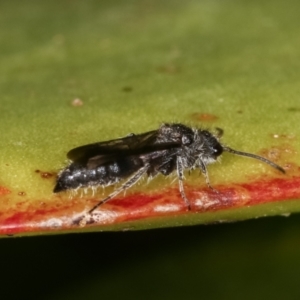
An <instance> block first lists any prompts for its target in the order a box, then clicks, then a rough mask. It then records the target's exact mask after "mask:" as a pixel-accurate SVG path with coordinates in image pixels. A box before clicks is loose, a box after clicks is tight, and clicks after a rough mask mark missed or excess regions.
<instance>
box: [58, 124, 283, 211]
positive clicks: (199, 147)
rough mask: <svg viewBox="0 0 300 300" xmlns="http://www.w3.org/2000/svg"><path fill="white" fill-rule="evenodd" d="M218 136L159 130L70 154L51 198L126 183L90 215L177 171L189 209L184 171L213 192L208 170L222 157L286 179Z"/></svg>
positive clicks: (168, 127)
mask: <svg viewBox="0 0 300 300" xmlns="http://www.w3.org/2000/svg"><path fill="white" fill-rule="evenodd" d="M222 133H223V131H222V130H221V129H219V130H218V134H216V135H213V134H212V133H210V132H209V131H207V130H201V129H196V128H189V127H187V126H185V125H182V124H163V125H161V127H160V128H159V129H158V130H153V131H149V132H146V133H142V134H138V135H135V134H130V135H128V136H126V137H124V138H120V139H116V140H111V141H106V142H100V143H95V144H90V145H84V146H81V147H78V148H75V149H72V150H71V151H69V152H68V154H67V156H68V158H69V159H70V160H72V162H71V164H70V165H69V166H67V167H66V168H65V169H64V170H62V172H61V173H60V174H59V175H58V179H57V183H56V186H55V188H54V193H57V192H61V191H64V190H69V189H77V188H81V187H95V186H109V185H114V184H116V183H118V182H120V181H122V180H124V179H127V180H126V181H125V182H124V184H123V185H122V186H120V187H119V188H117V189H116V190H115V191H114V192H113V193H111V194H110V195H109V196H107V197H106V198H104V199H102V200H100V201H99V202H98V203H97V204H96V205H95V206H94V207H93V208H91V209H90V210H89V211H88V214H89V215H90V214H92V213H93V212H94V211H95V210H96V209H97V208H98V207H99V206H100V205H102V204H104V203H105V202H107V201H109V200H110V199H112V198H113V197H115V196H116V195H117V194H119V193H120V192H122V191H124V190H127V189H128V188H130V187H131V186H133V185H134V184H135V183H136V182H138V181H139V180H140V179H141V177H142V176H143V175H144V174H147V175H148V176H150V177H154V176H156V175H157V174H163V175H165V176H166V175H168V174H170V173H172V172H173V171H176V172H177V176H178V180H179V191H180V194H181V197H182V198H183V200H184V201H185V204H186V206H187V207H188V208H189V209H190V202H189V200H188V199H187V197H186V195H185V192H184V187H183V171H184V170H185V169H188V170H192V169H195V168H199V169H200V170H201V172H202V173H203V175H204V176H205V179H206V183H207V185H208V186H209V187H210V188H212V187H211V185H210V182H209V177H208V172H207V165H208V164H210V163H213V162H215V161H216V160H217V158H218V156H220V155H221V154H222V152H223V151H227V152H230V153H233V154H236V155H242V156H247V157H252V158H255V159H258V160H261V161H262V162H265V163H267V164H269V165H270V166H271V167H273V168H275V169H277V170H278V171H280V172H282V173H285V171H284V169H283V168H282V167H280V166H278V165H277V164H275V163H273V162H272V161H270V160H268V159H266V158H264V157H261V156H258V155H254V154H251V153H246V152H241V151H237V150H233V149H231V148H229V147H227V146H224V145H222V144H221V143H220V142H219V139H220V137H221V135H222Z"/></svg>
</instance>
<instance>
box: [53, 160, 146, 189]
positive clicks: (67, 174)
mask: <svg viewBox="0 0 300 300" xmlns="http://www.w3.org/2000/svg"><path fill="white" fill-rule="evenodd" d="M141 166H142V161H140V160H136V159H135V160H132V159H130V158H129V159H122V160H120V161H116V162H113V163H110V164H106V165H100V166H98V167H96V168H93V169H89V168H87V167H86V166H82V165H79V164H77V163H71V164H70V165H69V166H68V167H67V168H65V169H64V170H63V171H62V172H61V173H60V174H59V176H58V179H57V183H56V186H55V188H54V190H53V191H54V193H58V192H61V191H64V190H69V189H76V188H81V187H89V186H97V185H103V186H107V185H112V184H115V183H117V182H119V181H120V180H122V179H124V177H127V176H130V175H131V174H132V173H134V172H136V171H137V170H138V169H139V168H140V167H141Z"/></svg>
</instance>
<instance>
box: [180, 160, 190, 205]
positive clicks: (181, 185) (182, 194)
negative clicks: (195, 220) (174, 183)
mask: <svg viewBox="0 0 300 300" xmlns="http://www.w3.org/2000/svg"><path fill="white" fill-rule="evenodd" d="M177 175H178V183H179V192H180V195H181V197H182V199H183V200H184V202H185V204H186V206H187V208H188V210H191V203H190V201H189V199H188V198H187V197H186V194H185V192H184V186H183V164H182V159H181V157H180V156H177Z"/></svg>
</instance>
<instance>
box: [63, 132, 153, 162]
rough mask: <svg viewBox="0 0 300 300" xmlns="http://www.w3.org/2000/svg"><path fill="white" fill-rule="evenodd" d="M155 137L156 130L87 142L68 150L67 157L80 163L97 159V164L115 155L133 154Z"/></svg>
mask: <svg viewBox="0 0 300 300" xmlns="http://www.w3.org/2000/svg"><path fill="white" fill-rule="evenodd" d="M156 137H157V130H154V131H149V132H146V133H143V134H140V135H130V136H126V137H124V138H120V139H115V140H110V141H105V142H100V143H94V144H88V145H84V146H80V147H77V148H74V149H72V150H70V151H69V152H68V154H67V157H68V158H69V159H71V160H72V161H74V162H76V163H80V164H86V163H87V162H88V161H89V160H91V159H94V160H98V161H99V164H103V163H106V162H108V161H111V160H112V159H113V158H114V157H116V156H124V155H129V154H131V153H132V154H134V153H136V152H137V151H138V150H140V149H143V148H144V147H145V146H147V145H152V144H153V143H154V142H155V140H156Z"/></svg>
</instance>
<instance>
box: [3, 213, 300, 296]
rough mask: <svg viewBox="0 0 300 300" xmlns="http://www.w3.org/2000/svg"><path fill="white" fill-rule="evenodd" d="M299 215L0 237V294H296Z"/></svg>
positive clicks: (299, 267) (298, 291) (299, 271)
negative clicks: (83, 232) (143, 228)
mask: <svg viewBox="0 0 300 300" xmlns="http://www.w3.org/2000/svg"><path fill="white" fill-rule="evenodd" d="M299 228H300V218H299V215H293V216H290V217H274V218H264V219H259V220H251V221H245V222H239V223H232V224H220V225H217V224H215V225H207V226H195V227H185V228H172V229H159V230H149V231H139V232H117V233H114V232H110V233H90V234H73V235H60V236H41V237H27V238H14V237H13V238H10V239H2V240H0V249H1V255H2V263H1V271H2V272H1V273H2V276H1V277H2V279H1V295H3V296H4V295H5V297H2V296H1V298H2V299H141V298H142V299H156V298H157V299H217V298H218V299H220V298H221V299H224V298H225V299H299V296H300V288H299V278H300V235H299Z"/></svg>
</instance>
